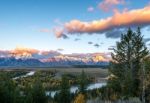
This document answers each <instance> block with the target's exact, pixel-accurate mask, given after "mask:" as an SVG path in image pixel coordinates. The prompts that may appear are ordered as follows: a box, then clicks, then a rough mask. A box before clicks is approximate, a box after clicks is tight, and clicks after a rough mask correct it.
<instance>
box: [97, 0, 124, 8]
mask: <svg viewBox="0 0 150 103" xmlns="http://www.w3.org/2000/svg"><path fill="white" fill-rule="evenodd" d="M124 3H125V1H124V0H103V1H102V2H100V3H99V5H98V7H99V8H100V9H102V10H103V11H109V10H111V9H112V8H113V6H115V5H119V4H124Z"/></svg>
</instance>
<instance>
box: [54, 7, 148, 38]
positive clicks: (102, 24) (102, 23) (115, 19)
mask: <svg viewBox="0 0 150 103" xmlns="http://www.w3.org/2000/svg"><path fill="white" fill-rule="evenodd" d="M149 24H150V6H146V7H144V8H142V9H135V10H130V11H123V12H122V13H120V12H119V11H115V14H114V15H113V16H111V17H108V18H105V19H100V20H93V21H91V22H85V21H80V20H71V21H70V22H67V23H65V24H64V25H63V27H61V29H60V28H56V29H55V34H56V36H57V37H58V38H60V37H62V36H63V34H67V35H69V34H70V35H73V34H75V35H78V34H83V33H87V34H94V33H99V34H105V33H106V37H119V36H118V33H117V34H114V35H113V36H112V34H111V33H110V32H109V33H108V31H112V30H114V29H116V30H117V29H124V28H127V27H136V26H140V27H143V26H147V25H149ZM110 35H111V36H110ZM116 35H117V36H116Z"/></svg>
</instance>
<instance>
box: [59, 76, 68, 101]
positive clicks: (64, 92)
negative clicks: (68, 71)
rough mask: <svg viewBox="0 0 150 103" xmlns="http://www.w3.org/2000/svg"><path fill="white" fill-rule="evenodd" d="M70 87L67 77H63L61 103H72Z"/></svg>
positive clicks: (60, 94)
mask: <svg viewBox="0 0 150 103" xmlns="http://www.w3.org/2000/svg"><path fill="white" fill-rule="evenodd" d="M70 101H71V96H70V86H69V80H68V78H67V77H66V75H63V76H62V81H61V85H60V93H59V103H70Z"/></svg>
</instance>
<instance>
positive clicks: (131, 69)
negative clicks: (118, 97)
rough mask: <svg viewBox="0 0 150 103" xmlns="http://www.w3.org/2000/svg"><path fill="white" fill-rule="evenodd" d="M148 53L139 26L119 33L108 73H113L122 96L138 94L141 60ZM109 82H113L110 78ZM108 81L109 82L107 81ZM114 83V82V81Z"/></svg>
mask: <svg viewBox="0 0 150 103" xmlns="http://www.w3.org/2000/svg"><path fill="white" fill-rule="evenodd" d="M147 55H148V50H147V48H146V46H145V44H144V41H143V36H142V35H141V32H140V28H138V29H137V31H136V32H133V31H132V30H131V29H130V28H129V29H128V31H127V33H126V34H122V35H121V40H120V42H117V44H116V48H114V53H112V62H111V68H110V73H111V74H113V75H114V77H115V79H112V80H114V81H115V82H117V84H118V87H120V88H121V90H122V95H124V96H127V97H129V96H140V88H139V87H140V79H139V78H140V76H139V73H140V71H141V69H142V68H141V64H142V60H143V59H144V58H145V57H146V56H147ZM110 82H111V83H113V82H112V81H111V80H110ZM108 83H109V82H108ZM115 84H116V83H115Z"/></svg>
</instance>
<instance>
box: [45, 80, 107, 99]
mask: <svg viewBox="0 0 150 103" xmlns="http://www.w3.org/2000/svg"><path fill="white" fill-rule="evenodd" d="M103 86H106V83H92V84H89V85H88V86H87V89H86V90H93V89H97V88H101V87H103ZM76 91H78V87H77V86H71V88H70V93H75V92H76ZM58 92H59V90H56V91H47V92H46V95H48V96H49V95H51V97H52V98H53V97H54V96H55V94H56V93H58Z"/></svg>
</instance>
